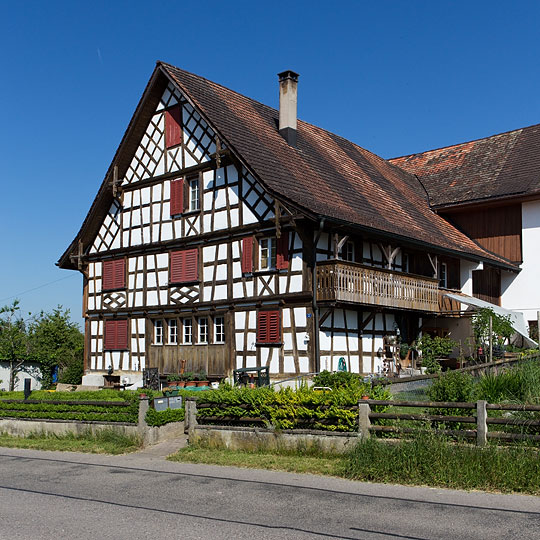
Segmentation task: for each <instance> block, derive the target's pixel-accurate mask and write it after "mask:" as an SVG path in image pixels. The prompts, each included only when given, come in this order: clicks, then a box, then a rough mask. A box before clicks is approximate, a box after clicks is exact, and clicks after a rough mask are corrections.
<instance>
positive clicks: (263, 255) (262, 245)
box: [259, 236, 276, 270]
mask: <svg viewBox="0 0 540 540" xmlns="http://www.w3.org/2000/svg"><path fill="white" fill-rule="evenodd" d="M275 267H276V239H275V237H273V236H272V237H269V238H261V241H260V242H259V270H271V269H273V268H275Z"/></svg>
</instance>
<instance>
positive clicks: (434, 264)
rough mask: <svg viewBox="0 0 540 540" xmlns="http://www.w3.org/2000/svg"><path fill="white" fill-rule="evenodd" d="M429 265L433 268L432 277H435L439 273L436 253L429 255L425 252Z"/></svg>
mask: <svg viewBox="0 0 540 540" xmlns="http://www.w3.org/2000/svg"><path fill="white" fill-rule="evenodd" d="M427 256H428V259H429V262H430V263H431V267H432V268H433V277H434V278H436V277H437V276H438V275H439V258H438V257H437V255H433V257H432V256H431V254H430V253H428V254H427Z"/></svg>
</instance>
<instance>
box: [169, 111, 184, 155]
mask: <svg viewBox="0 0 540 540" xmlns="http://www.w3.org/2000/svg"><path fill="white" fill-rule="evenodd" d="M181 114H182V109H181V108H180V105H177V106H176V107H173V108H172V109H169V110H168V111H165V146H166V147H167V148H170V147H171V146H176V145H177V144H180V143H181V142H182V122H181Z"/></svg>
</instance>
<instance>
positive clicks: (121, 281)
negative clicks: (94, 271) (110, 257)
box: [102, 259, 126, 291]
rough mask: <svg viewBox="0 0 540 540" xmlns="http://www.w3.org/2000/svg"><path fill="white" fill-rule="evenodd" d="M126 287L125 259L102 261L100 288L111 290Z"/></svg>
mask: <svg viewBox="0 0 540 540" xmlns="http://www.w3.org/2000/svg"><path fill="white" fill-rule="evenodd" d="M125 287H126V261H125V259H116V260H114V261H103V275H102V289H103V290H104V291H112V290H116V289H124V288H125Z"/></svg>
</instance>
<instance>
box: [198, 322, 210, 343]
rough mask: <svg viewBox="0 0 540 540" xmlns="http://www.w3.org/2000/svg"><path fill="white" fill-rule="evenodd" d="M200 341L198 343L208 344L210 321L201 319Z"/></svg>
mask: <svg viewBox="0 0 540 540" xmlns="http://www.w3.org/2000/svg"><path fill="white" fill-rule="evenodd" d="M198 323H199V339H198V340H197V343H208V319H207V318H206V317H199V320H198Z"/></svg>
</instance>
